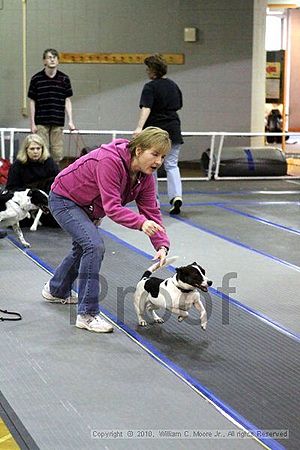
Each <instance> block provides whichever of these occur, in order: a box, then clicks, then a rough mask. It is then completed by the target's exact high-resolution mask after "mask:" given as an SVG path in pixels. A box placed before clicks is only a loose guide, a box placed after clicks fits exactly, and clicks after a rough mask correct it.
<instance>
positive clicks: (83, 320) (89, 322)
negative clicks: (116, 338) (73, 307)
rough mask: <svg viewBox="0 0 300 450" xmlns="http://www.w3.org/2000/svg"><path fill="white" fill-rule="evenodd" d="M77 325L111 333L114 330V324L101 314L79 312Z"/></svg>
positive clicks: (98, 331)
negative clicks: (82, 313)
mask: <svg viewBox="0 0 300 450" xmlns="http://www.w3.org/2000/svg"><path fill="white" fill-rule="evenodd" d="M75 326H76V327H77V328H85V329H86V330H89V331H94V332H95V333H111V332H112V331H113V330H114V328H113V326H112V325H111V324H110V323H109V322H107V321H106V320H104V319H103V318H102V317H101V316H100V315H99V314H97V315H96V316H90V315H89V314H85V315H80V314H78V316H77V319H76V324H75Z"/></svg>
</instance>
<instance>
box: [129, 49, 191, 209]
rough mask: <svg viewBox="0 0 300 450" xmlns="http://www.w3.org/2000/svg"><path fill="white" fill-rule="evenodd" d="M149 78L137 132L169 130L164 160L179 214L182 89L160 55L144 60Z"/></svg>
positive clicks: (141, 105) (171, 194) (174, 205)
mask: <svg viewBox="0 0 300 450" xmlns="http://www.w3.org/2000/svg"><path fill="white" fill-rule="evenodd" d="M144 63H145V64H146V66H147V74H148V76H149V78H150V80H151V81H150V82H148V83H146V84H145V85H144V88H143V91H142V94H141V99H140V109H141V112H140V117H139V121H138V125H137V128H136V129H135V131H134V135H135V134H139V133H140V132H141V131H142V129H143V128H145V127H149V126H154V127H159V128H162V129H163V130H165V131H167V132H168V133H169V136H170V139H171V141H172V148H171V150H170V152H169V153H168V154H167V156H166V158H165V160H164V167H165V170H166V173H167V187H168V196H169V201H170V204H171V209H170V214H179V213H180V207H181V205H182V183H181V177H180V171H179V168H178V158H179V153H180V149H181V144H183V140H182V136H181V124H180V119H179V117H178V114H177V111H178V110H179V109H181V108H182V93H181V90H180V89H179V87H178V86H177V84H176V83H175V82H174V81H172V80H170V79H169V78H167V77H166V73H167V64H166V63H165V61H164V60H163V58H162V57H161V56H160V55H152V56H149V57H147V58H146V59H145V60H144Z"/></svg>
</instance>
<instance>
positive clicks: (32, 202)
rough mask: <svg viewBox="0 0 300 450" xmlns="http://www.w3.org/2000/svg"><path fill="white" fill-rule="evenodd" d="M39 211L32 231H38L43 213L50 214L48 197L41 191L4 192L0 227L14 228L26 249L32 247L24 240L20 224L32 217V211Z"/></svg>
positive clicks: (1, 202) (0, 197)
mask: <svg viewBox="0 0 300 450" xmlns="http://www.w3.org/2000/svg"><path fill="white" fill-rule="evenodd" d="M34 210H38V213H37V215H36V217H35V220H34V223H33V225H32V227H31V228H30V229H31V230H36V229H37V225H38V222H39V220H40V217H41V215H42V213H46V214H47V213H48V212H49V209H48V195H47V194H46V193H45V192H44V191H41V190H39V189H25V190H23V191H15V192H12V191H7V190H4V191H2V192H1V194H0V226H1V227H3V228H7V227H12V228H13V230H14V232H15V233H16V235H17V237H18V239H19V241H20V242H21V244H22V245H23V246H24V247H30V244H29V242H27V241H26V240H25V238H24V235H23V232H22V230H21V227H20V224H19V222H20V221H21V220H23V219H25V218H26V217H28V218H29V217H30V211H34Z"/></svg>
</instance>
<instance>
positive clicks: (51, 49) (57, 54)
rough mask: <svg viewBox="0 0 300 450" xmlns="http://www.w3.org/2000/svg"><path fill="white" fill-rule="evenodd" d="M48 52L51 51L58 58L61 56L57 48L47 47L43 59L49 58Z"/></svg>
mask: <svg viewBox="0 0 300 450" xmlns="http://www.w3.org/2000/svg"><path fill="white" fill-rule="evenodd" d="M47 53H51V55H53V56H56V57H57V58H59V53H58V51H57V50H55V48H47V49H46V50H45V51H44V53H43V59H46V58H47Z"/></svg>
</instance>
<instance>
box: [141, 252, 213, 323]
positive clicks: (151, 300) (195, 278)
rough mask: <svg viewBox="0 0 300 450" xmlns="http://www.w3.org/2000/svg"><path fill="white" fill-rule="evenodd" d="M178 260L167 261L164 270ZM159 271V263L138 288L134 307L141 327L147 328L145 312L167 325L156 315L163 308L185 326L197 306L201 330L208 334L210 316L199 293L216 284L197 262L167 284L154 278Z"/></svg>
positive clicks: (143, 277)
mask: <svg viewBox="0 0 300 450" xmlns="http://www.w3.org/2000/svg"><path fill="white" fill-rule="evenodd" d="M176 259H177V256H174V257H172V258H167V259H166V262H165V263H164V265H163V266H162V267H164V266H167V265H169V264H172V263H173V262H174V261H176ZM159 268H160V267H159V262H157V263H155V264H153V265H152V266H151V267H149V269H148V270H146V272H145V273H144V274H143V276H142V278H141V280H140V281H139V282H138V284H137V287H136V291H135V294H134V307H135V310H136V314H137V317H138V323H139V325H140V326H142V327H144V326H146V325H147V322H146V320H145V319H144V317H143V316H144V313H145V311H147V312H148V313H150V315H151V317H152V318H153V320H154V322H156V323H163V322H164V320H163V319H162V318H161V317H159V316H158V315H157V314H156V312H155V310H157V309H160V308H163V309H165V310H168V311H170V312H172V313H175V314H177V315H178V321H179V322H181V321H182V320H184V319H186V318H187V317H188V315H189V313H188V311H189V309H190V308H191V307H192V306H195V308H196V309H197V310H198V311H199V314H200V323H201V327H202V329H203V330H205V329H206V325H207V315H206V310H205V308H204V306H203V304H202V302H201V299H200V293H199V291H198V289H200V290H201V291H203V292H207V289H208V287H209V286H211V285H212V281H210V280H209V279H208V278H207V277H206V276H205V270H204V269H203V268H202V267H201V266H199V264H197V263H196V262H194V263H193V264H189V265H188V266H183V267H178V268H176V274H175V275H174V276H173V277H170V278H166V279H165V280H164V279H161V278H156V277H152V276H151V275H152V274H153V272H155V271H156V270H158V269H159Z"/></svg>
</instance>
